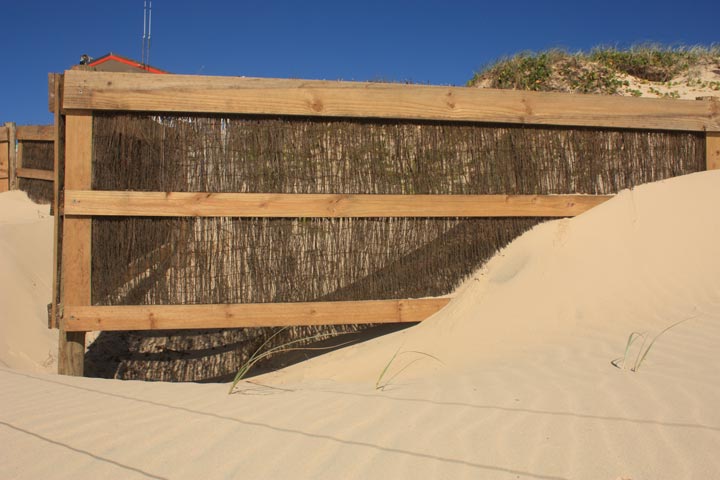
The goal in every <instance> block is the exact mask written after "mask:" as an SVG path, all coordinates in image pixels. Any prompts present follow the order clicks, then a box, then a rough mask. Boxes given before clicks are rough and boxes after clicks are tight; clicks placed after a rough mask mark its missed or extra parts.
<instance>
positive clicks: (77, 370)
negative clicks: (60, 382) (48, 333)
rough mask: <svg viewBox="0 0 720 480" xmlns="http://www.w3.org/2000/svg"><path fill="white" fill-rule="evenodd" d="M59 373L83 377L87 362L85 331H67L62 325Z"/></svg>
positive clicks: (59, 345)
mask: <svg viewBox="0 0 720 480" xmlns="http://www.w3.org/2000/svg"><path fill="white" fill-rule="evenodd" d="M59 333H60V335H59V338H58V374H60V375H72V376H75V377H82V376H83V373H84V364H85V332H67V331H65V328H64V325H63V324H62V323H61V325H60V332H59Z"/></svg>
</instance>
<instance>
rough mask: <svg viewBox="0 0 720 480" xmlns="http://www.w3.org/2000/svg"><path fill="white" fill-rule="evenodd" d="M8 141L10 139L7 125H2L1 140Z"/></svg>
mask: <svg viewBox="0 0 720 480" xmlns="http://www.w3.org/2000/svg"><path fill="white" fill-rule="evenodd" d="M7 141H8V131H7V127H0V142H7Z"/></svg>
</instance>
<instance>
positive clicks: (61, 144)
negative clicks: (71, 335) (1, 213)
mask: <svg viewBox="0 0 720 480" xmlns="http://www.w3.org/2000/svg"><path fill="white" fill-rule="evenodd" d="M49 84H50V87H51V95H50V100H51V103H52V108H51V110H50V111H51V112H53V113H54V114H55V132H54V133H53V203H52V212H51V213H52V214H53V284H52V303H51V305H50V318H49V319H48V328H58V316H59V312H58V306H59V305H60V272H59V271H58V268H59V265H60V252H61V251H62V250H61V241H62V240H61V237H60V233H61V232H62V218H63V211H62V209H61V208H60V205H59V203H60V191H61V190H62V182H63V180H64V177H63V166H64V165H65V116H64V115H62V86H63V76H62V75H61V74H58V73H53V74H50V77H49Z"/></svg>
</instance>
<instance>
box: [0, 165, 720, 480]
mask: <svg viewBox="0 0 720 480" xmlns="http://www.w3.org/2000/svg"><path fill="white" fill-rule="evenodd" d="M0 199H2V197H1V196H0ZM718 204H720V171H716V172H704V173H699V174H694V175H689V176H686V177H680V178H675V179H671V180H667V181H663V182H658V183H655V184H650V185H645V186H642V187H639V188H637V189H635V190H633V191H625V192H622V193H621V194H619V195H618V196H617V197H616V198H615V199H613V200H611V201H609V202H607V203H605V204H603V205H602V206H600V207H598V208H595V209H593V210H591V211H589V212H587V213H585V214H583V215H581V216H579V217H576V218H574V219H569V220H559V221H554V222H549V223H546V224H543V225H540V226H538V227H537V228H535V229H534V230H532V231H530V232H528V233H527V234H526V235H524V236H523V237H521V238H519V239H518V240H516V241H515V242H513V243H512V244H511V245H510V246H508V247H507V248H506V249H505V250H504V251H503V252H501V253H500V254H498V255H497V256H496V257H495V258H494V259H493V260H491V261H490V262H489V263H488V264H487V265H486V266H485V267H484V268H483V269H481V270H480V271H478V272H476V274H475V275H474V276H473V277H472V278H470V279H469V280H468V281H467V282H466V283H465V284H464V285H463V286H462V287H461V288H460V289H459V291H458V292H457V294H456V298H455V300H454V301H453V302H451V304H450V305H449V306H448V307H447V308H446V309H444V310H443V311H441V312H439V313H438V314H437V315H435V316H434V317H433V318H431V319H429V320H427V321H426V322H424V323H423V324H421V325H418V326H416V327H413V328H410V329H408V330H404V331H402V332H398V333H395V334H391V335H388V336H386V337H383V338H380V339H376V340H374V341H371V342H368V343H365V344H362V345H357V346H353V347H351V348H347V349H343V350H340V351H337V352H333V353H331V354H328V355H324V356H322V357H318V358H316V359H314V360H311V361H308V362H305V363H303V364H298V365H295V366H293V367H290V368H288V369H286V370H283V371H280V372H276V373H273V374H268V375H265V376H261V377H255V378H252V379H250V380H249V381H246V382H242V383H241V384H239V385H238V388H237V389H236V392H235V393H234V394H233V395H226V390H227V387H228V386H227V385H195V384H163V383H141V382H119V381H114V380H99V379H86V378H69V377H59V376H55V375H49V374H43V373H32V372H27V371H21V370H19V369H17V368H6V367H2V368H0V386H1V388H0V442H1V443H2V445H3V446H4V447H3V449H2V450H1V452H2V453H0V478H74V479H76V478H97V477H99V476H104V477H107V478H199V477H200V478H328V479H329V478H363V479H365V478H452V479H455V478H492V479H516V478H534V479H619V478H627V479H635V480H638V479H677V478H718V477H720V460H718V458H717V455H716V454H717V452H718V451H720V409H718V408H717V405H719V404H720V381H719V380H720V254H718V238H720V215H718V214H717V211H716V210H717V205H718ZM0 232H2V230H0ZM2 235H3V237H2V238H4V235H5V233H4V232H3V233H2ZM3 261H7V260H3ZM681 320H684V322H683V323H680V324H678V325H677V326H675V327H673V328H672V329H671V330H669V331H668V332H667V333H665V334H663V336H661V337H660V338H659V340H658V341H657V343H656V344H655V345H654V346H653V347H652V350H651V351H650V353H649V354H648V356H647V358H646V359H645V361H644V362H643V364H642V365H641V367H640V369H639V370H638V371H636V372H632V371H630V370H628V369H624V370H623V369H618V368H615V367H613V366H612V365H611V363H610V362H611V361H612V360H614V359H616V358H618V357H622V356H623V351H624V349H625V343H626V340H627V338H628V335H629V334H630V333H631V332H633V331H641V332H647V334H648V336H649V338H652V337H653V336H654V335H656V334H657V333H658V332H661V331H662V330H663V329H664V328H666V327H667V326H669V325H672V324H674V323H676V322H679V321H681ZM8 321H9V319H8V317H3V318H2V322H3V323H5V322H8ZM3 328H6V327H3ZM646 346H647V344H646ZM638 347H639V344H636V345H635V346H634V349H632V350H631V352H630V355H629V359H630V362H629V363H632V362H633V361H634V360H635V358H636V352H637V348H638ZM2 348H6V347H5V346H3V347H2ZM413 352H420V353H413ZM0 353H2V352H0ZM396 353H397V355H396V356H395V359H394V360H393V361H392V363H391V365H390V367H389V368H388V369H387V373H386V374H385V375H384V376H383V379H382V381H381V386H382V387H383V388H382V389H376V382H377V380H378V377H379V376H380V374H381V372H382V371H383V369H384V368H385V366H386V365H387V364H388V362H389V361H390V360H391V359H392V358H393V355H395V354H396ZM428 355H432V356H433V357H435V358H437V360H436V359H435V358H431V357H429V356H428ZM3 358H4V357H3Z"/></svg>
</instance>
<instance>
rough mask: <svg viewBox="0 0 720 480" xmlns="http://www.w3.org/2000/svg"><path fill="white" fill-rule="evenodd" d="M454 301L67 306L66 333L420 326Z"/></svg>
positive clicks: (411, 300)
mask: <svg viewBox="0 0 720 480" xmlns="http://www.w3.org/2000/svg"><path fill="white" fill-rule="evenodd" d="M448 302H450V299H449V298H423V299H410V300H364V301H348V302H308V303H253V304H227V305H226V304H215V305H148V306H145V305H132V306H100V307H78V306H66V307H65V309H64V310H65V311H64V321H65V329H66V331H69V332H88V331H93V330H103V331H109V330H178V329H193V328H241V327H277V326H287V325H347V324H355V323H358V324H362V323H405V322H420V321H422V320H425V319H426V318H427V317H429V316H430V315H432V314H434V313H435V312H437V311H438V310H440V309H441V308H443V307H444V306H445V305H447V304H448Z"/></svg>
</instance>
